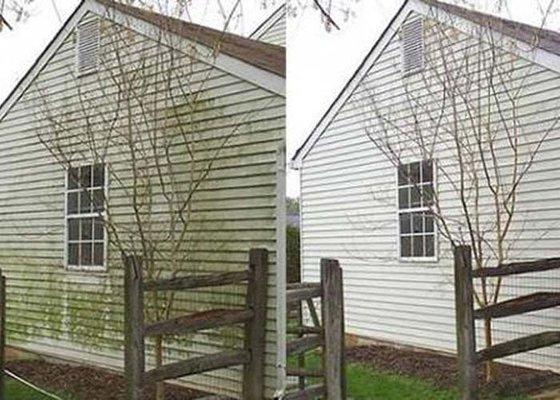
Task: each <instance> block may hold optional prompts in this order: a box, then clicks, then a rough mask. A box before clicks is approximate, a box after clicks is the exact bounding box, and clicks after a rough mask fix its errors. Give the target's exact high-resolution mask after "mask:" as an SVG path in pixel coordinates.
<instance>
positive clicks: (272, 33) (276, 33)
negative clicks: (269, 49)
mask: <svg viewBox="0 0 560 400" xmlns="http://www.w3.org/2000/svg"><path fill="white" fill-rule="evenodd" d="M251 38H252V39H255V40H260V41H261V42H266V43H270V44H275V45H277V46H283V47H286V7H285V6H282V7H281V8H280V9H278V10H277V11H276V12H275V13H274V14H273V15H272V16H271V17H270V19H269V20H267V21H266V22H264V24H263V25H262V26H261V27H260V28H259V29H257V31H256V32H254V33H253V35H252V36H251Z"/></svg>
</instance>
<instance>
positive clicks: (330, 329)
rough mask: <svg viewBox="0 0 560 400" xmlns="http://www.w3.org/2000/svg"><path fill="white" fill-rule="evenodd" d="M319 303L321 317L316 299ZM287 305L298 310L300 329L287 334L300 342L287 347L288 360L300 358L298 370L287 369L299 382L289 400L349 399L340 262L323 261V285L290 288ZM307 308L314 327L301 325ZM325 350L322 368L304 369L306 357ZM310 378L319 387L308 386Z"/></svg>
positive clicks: (287, 399) (311, 284) (307, 284)
mask: <svg viewBox="0 0 560 400" xmlns="http://www.w3.org/2000/svg"><path fill="white" fill-rule="evenodd" d="M315 298H319V299H320V306H321V310H320V315H319V313H317V310H316V309H315V303H314V301H313V299H315ZM286 299H287V303H288V306H289V307H290V308H292V309H295V308H296V307H297V308H298V309H299V315H300V316H299V323H300V326H296V327H294V326H290V327H289V328H288V333H289V334H292V335H296V336H297V338H296V339H293V340H290V341H289V342H288V343H287V346H286V353H287V355H288V356H297V357H298V366H297V367H294V368H288V369H287V370H286V374H287V375H288V376H293V377H297V378H298V390H297V391H295V392H289V393H288V394H286V396H285V397H284V399H286V400H306V399H309V400H314V399H316V398H317V397H321V398H325V399H327V400H345V399H346V381H345V359H344V303H343V288H342V269H341V268H340V265H339V263H338V261H337V260H331V259H323V260H321V282H320V283H295V284H290V285H288V292H287V296H286ZM302 303H303V304H306V305H307V308H308V310H309V315H310V318H311V321H312V322H313V326H306V325H302V321H301V306H302ZM318 348H322V368H321V369H320V370H317V369H307V368H305V354H306V353H307V352H309V351H313V350H315V349H318ZM309 378H313V379H321V381H322V382H321V383H320V384H314V385H311V386H306V382H307V381H306V380H307V379H309Z"/></svg>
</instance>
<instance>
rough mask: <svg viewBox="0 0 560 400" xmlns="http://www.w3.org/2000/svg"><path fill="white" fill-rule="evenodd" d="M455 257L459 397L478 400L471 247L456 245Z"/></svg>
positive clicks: (464, 399) (462, 399)
mask: <svg viewBox="0 0 560 400" xmlns="http://www.w3.org/2000/svg"><path fill="white" fill-rule="evenodd" d="M454 258H455V317H456V332H457V361H458V370H459V382H458V383H459V392H460V396H461V400H476V399H478V382H477V376H476V337H475V325H474V317H473V308H474V303H473V293H474V292H473V281H472V259H471V248H470V247H469V246H457V247H455V249H454Z"/></svg>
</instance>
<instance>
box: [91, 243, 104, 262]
mask: <svg viewBox="0 0 560 400" xmlns="http://www.w3.org/2000/svg"><path fill="white" fill-rule="evenodd" d="M103 255H104V254H103V243H95V244H94V245H93V265H103Z"/></svg>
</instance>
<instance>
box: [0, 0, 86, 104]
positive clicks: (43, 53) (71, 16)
mask: <svg viewBox="0 0 560 400" xmlns="http://www.w3.org/2000/svg"><path fill="white" fill-rule="evenodd" d="M84 2H85V0H81V1H80V4H78V6H77V7H76V9H75V10H74V11H73V12H72V14H71V15H70V16H69V17H68V18H67V19H66V21H64V23H63V24H62V26H61V27H60V29H59V30H58V31H57V32H56V34H55V35H54V36H53V37H52V39H51V40H50V41H49V43H48V44H47V45H46V46H45V48H44V49H43V51H42V52H41V54H39V57H37V58H36V59H35V61H33V64H31V67H29V68H28V69H27V72H26V73H25V74H24V75H23V76H22V77H21V78H20V79H19V80H18V82H17V83H16V85H15V86H14V88H13V89H12V90H11V91H10V93H9V94H8V95H7V96H6V98H5V99H4V101H3V102H2V103H0V110H2V109H3V108H4V106H5V105H6V104H7V103H8V101H9V100H10V99H11V98H12V96H13V95H15V93H16V91H17V90H18V88H19V87H20V86H21V85H22V84H23V82H24V81H25V80H26V79H27V77H28V76H29V75H30V74H31V72H32V71H33V70H35V67H37V64H39V60H41V59H42V58H43V56H44V55H45V54H46V52H47V51H48V49H49V48H50V47H51V46H52V44H53V43H54V41H55V40H56V38H57V37H59V36H60V35H61V34H62V32H64V29H66V25H68V23H69V22H70V21H71V20H72V18H74V16H75V15H76V14H77V13H78V10H79V9H80V8H81V7H82V6H83V5H84Z"/></svg>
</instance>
